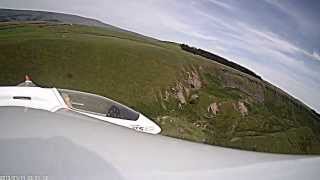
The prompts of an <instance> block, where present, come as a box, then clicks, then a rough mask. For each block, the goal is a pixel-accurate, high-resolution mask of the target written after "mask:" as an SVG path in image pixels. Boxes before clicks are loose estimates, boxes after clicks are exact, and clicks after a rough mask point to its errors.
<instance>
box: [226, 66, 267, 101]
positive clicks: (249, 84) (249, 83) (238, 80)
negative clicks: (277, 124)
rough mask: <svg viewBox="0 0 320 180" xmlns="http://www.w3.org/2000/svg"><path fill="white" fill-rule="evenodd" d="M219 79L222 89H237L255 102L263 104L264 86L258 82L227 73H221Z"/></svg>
mask: <svg viewBox="0 0 320 180" xmlns="http://www.w3.org/2000/svg"><path fill="white" fill-rule="evenodd" d="M220 77H221V78H222V83H223V86H224V87H229V88H234V89H239V90H240V91H242V92H244V93H246V94H247V95H249V96H251V97H252V98H253V99H254V100H255V101H257V102H259V103H261V102H264V86H263V84H262V83H261V82H260V80H256V79H250V78H248V77H245V76H239V75H236V74H232V73H230V72H228V71H223V75H222V76H220Z"/></svg>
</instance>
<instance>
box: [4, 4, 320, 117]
mask: <svg viewBox="0 0 320 180" xmlns="http://www.w3.org/2000/svg"><path fill="white" fill-rule="evenodd" d="M0 7H6V8H18V9H33V10H48V11H56V12H64V13H72V14H77V15H82V16H86V17H92V18H96V19H99V20H101V21H103V22H105V23H109V24H112V25H115V26H118V27H122V28H125V29H128V30H132V31H135V32H138V33H141V34H144V35H148V36H152V37H155V38H158V39H161V40H169V41H175V42H181V43H187V44H190V45H193V46H196V47H200V48H203V49H206V50H209V51H211V52H213V53H216V54H218V55H221V56H223V57H226V58H228V59H230V60H232V61H234V62H236V63H239V64H241V65H244V66H246V67H248V68H250V69H252V70H253V71H255V72H256V73H257V74H259V75H261V76H262V77H263V78H264V79H265V80H267V81H269V82H271V83H273V84H275V85H276V86H278V87H280V88H281V89H283V90H285V91H287V92H288V93H290V94H291V95H293V96H294V97H296V98H298V99H300V100H302V101H303V102H304V103H306V104H307V105H309V106H311V107H312V108H314V109H315V110H316V111H318V112H320V103H319V101H320V33H319V32H320V11H319V10H320V1H317V0H314V1H312V0H303V1H302V0H260V1H256V0H223V1H222V0H117V1H113V0H95V1H94V0H68V1H62V0H55V1H52V0H28V1H24V0H1V1H0Z"/></svg>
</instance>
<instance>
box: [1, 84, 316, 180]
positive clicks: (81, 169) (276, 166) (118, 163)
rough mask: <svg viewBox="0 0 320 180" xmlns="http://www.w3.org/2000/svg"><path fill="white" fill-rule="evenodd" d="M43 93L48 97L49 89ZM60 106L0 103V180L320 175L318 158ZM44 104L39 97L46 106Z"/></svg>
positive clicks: (285, 178)
mask: <svg viewBox="0 0 320 180" xmlns="http://www.w3.org/2000/svg"><path fill="white" fill-rule="evenodd" d="M4 90H10V89H0V92H1V94H3V91H4ZM30 90H31V89H30ZM26 91H28V90H26ZM54 92H55V93H59V92H57V91H54ZM7 93H10V92H7ZM42 93H43V95H44V96H43V97H46V96H45V94H46V93H48V94H49V93H52V91H51V90H48V91H43V92H42ZM39 95H42V94H39ZM3 97H6V96H1V97H0V99H1V102H2V101H3ZM26 97H28V96H25V94H23V95H21V97H18V98H17V99H15V100H21V101H22V100H23V98H25V99H26V100H25V101H28V98H26ZM50 97H51V96H50ZM61 100H62V99H60V100H59V98H58V100H57V101H56V102H54V103H52V105H51V104H50V105H49V104H46V106H45V107H46V108H47V109H45V108H38V107H37V106H36V105H35V107H29V106H22V105H21V106H16V105H14V104H8V105H7V106H4V105H3V104H1V106H0V178H1V176H2V175H3V176H29V175H34V176H47V179H49V180H52V179H54V180H56V179H59V180H82V179H90V180H91V179H92V180H101V179H107V180H113V179H116V180H153V179H155V180H180V179H181V180H213V179H219V180H220V179H221V180H222V179H223V180H229V179H243V180H251V179H252V180H257V179H263V180H264V179H265V180H270V179H272V180H273V179H277V180H289V179H290V180H295V179H296V180H301V179H308V180H309V179H310V180H313V179H314V180H318V179H319V177H320V156H306V155H305V156H304V155H282V154H269V153H257V152H250V151H242V150H234V149H228V148H222V147H216V146H210V145H205V144H199V143H192V142H188V141H184V140H179V139H174V138H170V137H165V136H161V135H155V134H149V133H141V132H137V131H134V130H132V129H129V128H126V127H124V126H118V125H115V124H113V123H110V122H107V121H103V120H100V119H97V118H94V117H90V116H87V115H85V114H82V113H78V112H76V111H74V110H72V109H70V108H58V104H59V103H58V101H61ZM42 101H43V99H38V102H39V104H41V106H44V105H43V104H42V103H41V102H42ZM56 105H57V106H56Z"/></svg>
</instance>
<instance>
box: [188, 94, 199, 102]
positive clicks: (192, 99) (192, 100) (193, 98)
mask: <svg viewBox="0 0 320 180" xmlns="http://www.w3.org/2000/svg"><path fill="white" fill-rule="evenodd" d="M198 99H199V95H198V94H193V95H192V96H191V97H190V99H189V103H190V104H195V103H196V102H197V100H198Z"/></svg>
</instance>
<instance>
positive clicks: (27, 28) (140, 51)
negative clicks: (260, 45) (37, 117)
mask: <svg viewBox="0 0 320 180" xmlns="http://www.w3.org/2000/svg"><path fill="white" fill-rule="evenodd" d="M26 73H27V74H30V75H31V77H32V78H33V80H34V81H35V82H36V83H37V84H39V85H41V86H55V87H59V88H67V89H75V90H81V91H86V92H92V93H96V94H99V95H103V96H106V97H110V98H112V99H114V100H117V101H119V102H121V103H124V104H126V105H128V106H131V107H133V108H134V109H136V110H137V111H140V112H142V113H144V114H145V115H147V116H148V117H150V118H151V119H153V120H154V121H156V122H157V123H158V124H159V125H160V126H161V128H162V129H163V131H162V134H163V135H168V136H173V137H178V138H184V139H187V140H192V141H197V142H204V143H208V144H216V145H221V146H228V147H234V148H241V149H248V150H256V151H266V152H280V153H320V124H319V123H320V117H319V115H317V114H316V113H315V112H314V111H312V110H311V109H309V108H308V107H306V106H305V105H303V104H302V103H301V102H299V101H297V100H296V99H294V98H292V97H290V96H289V95H287V94H286V93H284V92H282V91H281V90H280V89H278V88H276V87H274V86H272V85H270V84H268V83H267V82H265V81H263V80H261V79H258V78H255V77H252V76H250V75H248V74H245V73H242V72H240V71H237V70H234V69H232V68H230V67H227V66H224V65H221V64H218V63H216V62H214V61H211V60H208V59H205V58H203V57H201V56H197V55H193V54H191V53H188V52H185V51H184V50H182V49H181V48H180V46H179V45H178V44H175V43H164V42H161V41H157V40H154V39H151V38H145V37H143V36H136V35H135V34H133V33H129V32H125V31H121V30H119V31H117V30H116V29H108V28H98V27H88V26H82V25H69V24H53V23H44V22H38V23H36V22H33V23H2V24H1V25H0V85H1V86H4V85H16V84H17V83H18V82H20V81H22V80H23V77H24V75H25V74H26Z"/></svg>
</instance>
